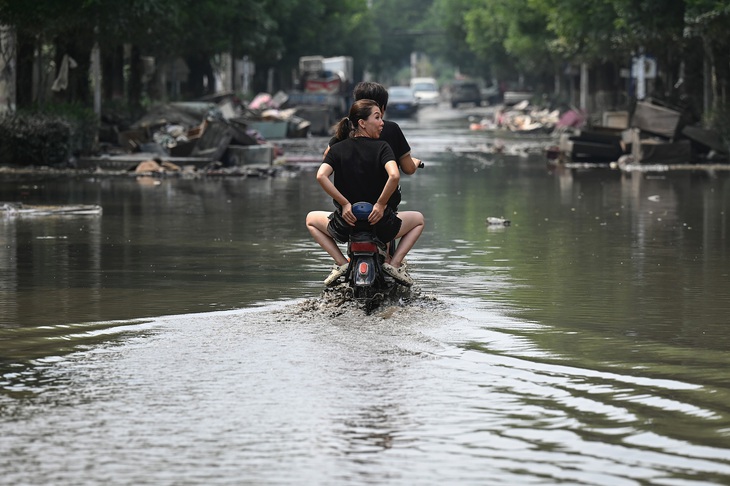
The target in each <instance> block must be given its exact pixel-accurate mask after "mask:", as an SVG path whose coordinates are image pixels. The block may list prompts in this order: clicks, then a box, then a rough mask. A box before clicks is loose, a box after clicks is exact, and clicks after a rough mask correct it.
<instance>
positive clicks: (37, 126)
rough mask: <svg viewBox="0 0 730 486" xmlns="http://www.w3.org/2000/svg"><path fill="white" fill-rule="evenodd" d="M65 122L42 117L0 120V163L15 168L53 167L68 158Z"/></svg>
mask: <svg viewBox="0 0 730 486" xmlns="http://www.w3.org/2000/svg"><path fill="white" fill-rule="evenodd" d="M70 140H71V126H70V124H69V123H68V121H67V120H64V119H62V118H60V117H57V116H49V115H42V114H35V115H13V116H6V117H3V118H1V119H0V163H2V164H11V165H19V166H27V165H56V164H61V163H64V162H66V161H67V160H68V159H69V156H70V155H71V142H70Z"/></svg>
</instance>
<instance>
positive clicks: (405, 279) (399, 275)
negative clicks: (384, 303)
mask: <svg viewBox="0 0 730 486" xmlns="http://www.w3.org/2000/svg"><path fill="white" fill-rule="evenodd" d="M383 271H384V272H385V273H387V274H388V275H390V276H391V277H393V278H394V279H395V280H396V281H397V282H398V283H399V284H401V285H405V286H406V287H410V286H411V285H413V279H412V278H411V276H410V275H408V271H407V270H406V267H405V266H404V265H401V266H400V267H398V268H395V267H394V266H393V265H391V264H390V263H383Z"/></svg>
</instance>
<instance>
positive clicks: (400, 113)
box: [386, 86, 418, 117]
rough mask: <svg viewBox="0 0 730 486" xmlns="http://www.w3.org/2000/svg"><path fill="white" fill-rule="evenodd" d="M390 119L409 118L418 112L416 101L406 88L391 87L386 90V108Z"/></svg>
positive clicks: (414, 96)
mask: <svg viewBox="0 0 730 486" xmlns="http://www.w3.org/2000/svg"><path fill="white" fill-rule="evenodd" d="M386 112H387V113H388V115H389V116H392V117H410V116H413V115H415V114H416V113H417V112H418V100H417V99H416V95H415V94H414V93H413V90H412V89H411V88H409V87H408V86H392V87H390V88H389V89H388V108H387V109H386Z"/></svg>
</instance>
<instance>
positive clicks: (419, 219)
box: [390, 211, 424, 268]
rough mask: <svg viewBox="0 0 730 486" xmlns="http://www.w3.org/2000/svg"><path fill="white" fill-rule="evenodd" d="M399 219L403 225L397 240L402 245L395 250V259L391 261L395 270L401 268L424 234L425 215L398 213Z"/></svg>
mask: <svg viewBox="0 0 730 486" xmlns="http://www.w3.org/2000/svg"><path fill="white" fill-rule="evenodd" d="M398 217H399V218H400V219H401V221H403V224H401V227H400V231H399V232H398V236H396V238H400V239H401V240H400V243H399V244H398V246H397V247H396V249H395V254H394V255H393V258H391V259H390V264H391V265H393V266H394V267H395V268H398V267H400V265H401V263H402V262H403V259H404V258H405V257H406V255H407V254H408V252H409V251H410V250H411V248H413V245H415V244H416V241H418V238H420V237H421V233H423V225H424V220H423V214H421V213H419V212H418V211H401V212H399V213H398Z"/></svg>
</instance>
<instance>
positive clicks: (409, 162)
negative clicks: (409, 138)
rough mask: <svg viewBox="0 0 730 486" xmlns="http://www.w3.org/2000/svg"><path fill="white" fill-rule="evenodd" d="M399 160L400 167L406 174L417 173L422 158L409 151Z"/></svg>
mask: <svg viewBox="0 0 730 486" xmlns="http://www.w3.org/2000/svg"><path fill="white" fill-rule="evenodd" d="M398 162H399V163H400V168H401V170H402V171H403V173H404V174H408V175H411V174H415V173H416V169H418V164H420V163H421V159H416V158H414V157H412V156H411V153H410V152H408V153H407V154H405V155H403V156H402V157H401V158H400V159H398Z"/></svg>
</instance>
